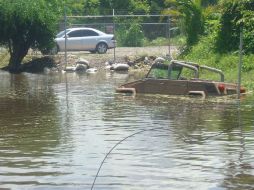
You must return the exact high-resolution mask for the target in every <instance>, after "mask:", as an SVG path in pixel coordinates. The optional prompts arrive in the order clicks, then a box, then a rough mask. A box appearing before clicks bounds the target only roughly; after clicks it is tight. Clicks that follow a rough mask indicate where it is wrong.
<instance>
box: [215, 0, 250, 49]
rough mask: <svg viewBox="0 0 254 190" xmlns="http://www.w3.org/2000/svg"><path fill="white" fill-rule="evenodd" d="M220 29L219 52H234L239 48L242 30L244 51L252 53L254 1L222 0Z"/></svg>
mask: <svg viewBox="0 0 254 190" xmlns="http://www.w3.org/2000/svg"><path fill="white" fill-rule="evenodd" d="M221 7H222V9H221V12H222V16H221V19H220V24H221V28H220V30H219V32H218V38H217V47H218V50H219V51H222V52H226V51H234V50H237V49H238V47H239V36H240V31H241V30H243V34H244V44H245V48H244V49H245V51H246V52H252V53H254V35H253V34H254V0H233V1H229V0H224V1H223V2H222V3H221Z"/></svg>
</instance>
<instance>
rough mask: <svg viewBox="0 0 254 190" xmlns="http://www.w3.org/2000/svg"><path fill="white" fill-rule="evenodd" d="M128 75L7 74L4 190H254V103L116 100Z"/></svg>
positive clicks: (1, 136)
mask: <svg viewBox="0 0 254 190" xmlns="http://www.w3.org/2000/svg"><path fill="white" fill-rule="evenodd" d="M129 80H133V77H131V76H128V75H127V74H118V73H106V72H104V71H103V72H99V73H97V74H90V75H89V74H80V75H79V74H75V73H67V74H54V75H34V74H20V75H10V74H9V73H6V72H0V189H15V190H16V189H28V190H30V189H39V190H41V189H53V190H55V189H61V190H62V189H64V190H65V189H66V190H72V189H91V187H92V184H93V181H94V178H95V175H96V173H97V171H98V169H99V167H100V165H101V163H102V161H103V159H104V157H105V156H106V154H107V153H108V152H109V151H110V149H111V148H112V147H114V146H115V145H116V144H117V143H118V142H119V141H121V140H123V139H124V138H126V137H128V136H130V135H132V134H135V135H133V136H130V137H129V138H127V139H126V140H125V141H123V142H121V143H120V144H118V146H116V148H115V149H114V150H113V151H112V152H111V154H109V155H108V157H107V158H106V160H105V162H104V164H103V165H102V167H101V170H100V171H99V173H98V178H97V179H96V181H95V184H94V186H93V189H101V190H105V189H106V190H107V189H110V190H118V189H119V190H143V189H145V190H157V189H160V190H164V189H165V190H171V189H172V190H175V189H177V190H178V189H180V190H186V189H195V190H196V189H202V190H203V189H205V190H224V189H230V190H231V189H233V190H239V189H240V190H243V189H254V96H253V95H248V96H246V97H244V98H243V99H242V100H241V101H240V102H238V101H236V100H234V99H233V98H219V99H218V98H211V99H208V100H200V99H193V98H180V97H178V98H177V97H166V96H151V95H149V96H147V95H139V96H137V97H136V98H133V97H131V96H123V95H120V94H116V93H115V91H114V89H115V87H117V86H118V85H119V84H122V83H124V82H126V81H129Z"/></svg>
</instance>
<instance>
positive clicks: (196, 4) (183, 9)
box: [165, 0, 204, 46]
mask: <svg viewBox="0 0 254 190" xmlns="http://www.w3.org/2000/svg"><path fill="white" fill-rule="evenodd" d="M165 3H166V5H167V6H168V7H169V8H170V9H169V10H168V9H167V10H166V11H165V12H168V13H169V14H171V15H175V16H177V17H178V18H183V25H182V27H183V30H184V32H185V33H186V35H187V45H188V46H192V45H194V44H195V43H197V42H198V39H199V35H201V34H203V31H204V18H203V14H202V1H201V0H165Z"/></svg>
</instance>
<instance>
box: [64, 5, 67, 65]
mask: <svg viewBox="0 0 254 190" xmlns="http://www.w3.org/2000/svg"><path fill="white" fill-rule="evenodd" d="M66 29H67V15H66V6H64V60H65V69H66V67H67V34H66Z"/></svg>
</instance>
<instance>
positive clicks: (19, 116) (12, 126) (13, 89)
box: [0, 73, 61, 187]
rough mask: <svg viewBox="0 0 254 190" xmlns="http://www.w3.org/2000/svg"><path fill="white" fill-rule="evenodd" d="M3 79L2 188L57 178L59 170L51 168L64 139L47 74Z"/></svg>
mask: <svg viewBox="0 0 254 190" xmlns="http://www.w3.org/2000/svg"><path fill="white" fill-rule="evenodd" d="M0 80H1V83H0V89H1V93H0V131H1V132H0V134H1V136H0V163H1V164H0V165H1V170H0V187H1V184H16V185H18V184H20V185H22V184H23V185H24V184H37V183H38V182H36V180H35V177H34V176H36V177H41V176H45V175H49V176H54V175H57V174H58V172H57V170H54V169H53V168H47V165H49V164H50V163H51V160H50V157H51V156H54V155H55V153H54V152H53V151H52V150H55V149H57V147H58V146H59V143H60V140H61V127H60V121H59V118H60V115H59V112H58V108H57V100H56V97H55V94H54V91H53V89H52V87H51V85H50V84H48V82H49V81H47V78H45V76H43V75H31V74H29V75H26V74H18V75H14V74H9V73H1V75H0ZM45 83H46V84H47V85H45ZM47 157H48V158H49V159H46V158H47ZM56 167H57V166H56ZM19 176H20V177H19ZM21 176H23V177H25V176H26V177H27V178H28V180H26V181H23V180H22V177H21Z"/></svg>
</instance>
